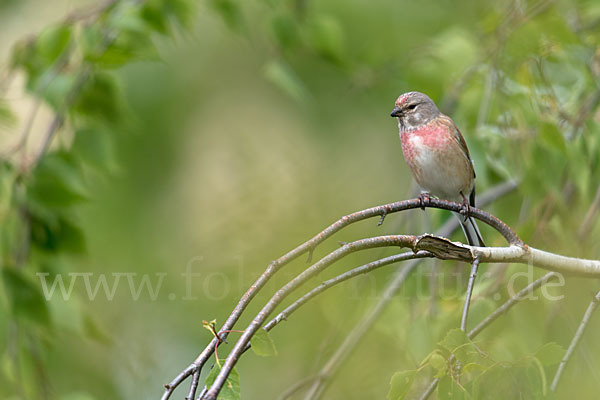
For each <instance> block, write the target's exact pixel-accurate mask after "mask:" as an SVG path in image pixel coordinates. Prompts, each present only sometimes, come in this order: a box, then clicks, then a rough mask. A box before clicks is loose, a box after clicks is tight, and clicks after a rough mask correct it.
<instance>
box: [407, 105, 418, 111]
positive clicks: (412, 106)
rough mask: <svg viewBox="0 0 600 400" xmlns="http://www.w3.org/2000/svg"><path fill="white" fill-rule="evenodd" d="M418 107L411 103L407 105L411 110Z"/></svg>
mask: <svg viewBox="0 0 600 400" xmlns="http://www.w3.org/2000/svg"><path fill="white" fill-rule="evenodd" d="M416 107H417V105H416V104H411V105H410V106H408V107H406V108H407V109H409V110H414V109H415V108H416Z"/></svg>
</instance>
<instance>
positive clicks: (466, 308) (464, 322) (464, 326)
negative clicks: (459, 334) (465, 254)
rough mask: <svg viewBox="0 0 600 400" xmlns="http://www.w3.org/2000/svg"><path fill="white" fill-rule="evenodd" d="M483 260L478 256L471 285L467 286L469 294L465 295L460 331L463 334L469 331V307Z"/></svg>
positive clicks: (474, 261) (472, 269)
mask: <svg viewBox="0 0 600 400" xmlns="http://www.w3.org/2000/svg"><path fill="white" fill-rule="evenodd" d="M480 260H481V258H480V257H479V256H476V257H475V259H474V260H473V264H472V265H471V273H470V274H469V283H468V284H467V294H466V295H465V306H464V307H463V313H462V318H461V320H460V329H461V330H462V331H463V332H466V331H467V316H468V314H469V305H470V304H471V295H472V294H473V286H474V285H475V277H476V276H477V269H478V268H479V261H480Z"/></svg>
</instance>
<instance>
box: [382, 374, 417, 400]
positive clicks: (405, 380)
mask: <svg viewBox="0 0 600 400" xmlns="http://www.w3.org/2000/svg"><path fill="white" fill-rule="evenodd" d="M416 374H417V371H401V372H400V371H399V372H396V373H395V374H394V375H392V379H391V381H390V391H389V393H388V395H387V399H388V400H401V399H404V398H405V397H406V394H407V393H408V391H409V390H410V388H411V386H412V384H413V382H414V380H415V375H416Z"/></svg>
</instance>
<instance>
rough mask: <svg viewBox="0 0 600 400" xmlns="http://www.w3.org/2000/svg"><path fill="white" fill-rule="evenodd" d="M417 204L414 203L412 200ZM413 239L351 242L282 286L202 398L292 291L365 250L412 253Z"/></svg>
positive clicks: (213, 391)
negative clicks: (408, 250)
mask: <svg viewBox="0 0 600 400" xmlns="http://www.w3.org/2000/svg"><path fill="white" fill-rule="evenodd" d="M416 201H417V202H418V200H416ZM417 239H418V237H416V236H410V235H388V236H379V237H374V238H368V239H361V240H357V241H355V242H351V243H348V244H345V245H343V246H342V247H340V248H339V249H337V250H335V251H333V252H331V253H329V254H328V255H326V256H325V257H323V258H322V259H320V260H319V261H318V262H316V263H315V264H313V265H312V266H311V267H309V268H307V269H306V270H305V271H303V272H302V273H300V274H299V275H298V276H297V277H295V278H294V279H292V280H291V281H290V282H288V283H287V284H286V285H284V286H283V287H282V288H281V289H279V290H278V291H277V292H276V293H275V294H274V295H273V297H271V299H270V300H269V301H268V302H267V304H266V305H265V306H264V307H263V308H262V309H261V310H260V312H259V313H258V314H257V315H256V317H255V318H254V319H253V320H252V322H250V325H248V327H247V328H246V329H245V330H244V333H242V335H241V336H240V338H239V339H238V341H237V342H236V344H235V346H234V347H233V349H232V350H231V352H230V353H229V355H228V356H227V359H226V360H225V363H224V364H223V366H222V367H221V370H220V371H219V374H218V375H217V377H216V378H215V380H214V382H213V384H212V386H211V387H210V388H209V389H208V392H207V393H206V395H205V396H204V399H206V400H216V398H217V395H218V394H219V391H220V390H221V387H222V386H223V385H224V384H225V381H226V380H227V377H228V376H229V373H230V372H231V370H232V369H233V367H234V365H235V363H236V362H237V360H238V359H239V357H240V355H241V354H242V353H243V352H244V349H245V348H246V346H247V345H248V343H249V342H250V339H251V338H252V336H253V335H254V333H255V332H256V331H257V330H258V329H260V327H261V326H262V324H263V323H264V322H265V320H266V319H267V317H268V316H269V314H271V313H272V312H273V310H274V309H275V307H277V306H278V305H279V303H281V301H283V299H285V297H287V296H288V295H289V294H290V293H291V292H292V291H294V290H295V289H296V288H298V287H299V286H300V285H301V284H302V283H304V282H306V281H307V280H308V279H310V278H311V277H313V276H314V275H316V274H317V273H319V272H321V271H323V270H324V269H325V268H327V267H328V266H330V265H331V264H333V263H334V262H335V261H337V260H339V259H341V258H342V257H345V256H346V255H348V254H350V253H353V252H356V251H359V250H365V249H371V248H377V247H386V246H399V247H410V248H413V250H414V249H415V246H416V245H417Z"/></svg>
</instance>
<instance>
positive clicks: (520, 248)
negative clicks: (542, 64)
mask: <svg viewBox="0 0 600 400" xmlns="http://www.w3.org/2000/svg"><path fill="white" fill-rule="evenodd" d="M411 201H413V200H411ZM411 201H409V202H411ZM414 202H415V203H418V204H419V205H421V204H420V201H419V200H416V199H415V200H414ZM437 202H441V205H442V207H441V208H446V207H448V208H453V207H454V206H456V207H460V205H459V204H457V203H448V202H445V201H440V200H437ZM426 205H428V204H427V203H426ZM478 211H479V212H478V213H477V214H478V219H481V220H483V221H484V222H487V221H489V222H490V224H493V226H495V227H498V230H500V231H501V232H502V233H503V234H507V236H510V233H512V235H514V237H515V238H516V239H515V240H514V242H516V243H518V244H519V245H511V246H510V247H506V248H489V247H475V246H467V245H463V244H460V243H455V242H451V241H450V240H448V239H444V238H440V237H437V236H434V235H427V234H426V235H421V236H407V235H389V236H380V237H375V238H369V239H362V240H358V241H355V242H352V243H349V244H346V245H344V246H343V247H342V248H340V249H338V250H336V251H334V252H332V253H330V254H329V255H327V256H325V257H324V258H322V259H321V260H319V262H317V263H316V264H314V265H313V266H311V267H310V268H308V269H307V270H305V271H304V272H302V273H301V274H300V275H298V276H297V277H296V278H294V279H292V280H291V281H290V282H289V283H288V284H286V285H285V286H283V287H282V288H281V289H280V290H278V291H277V292H276V293H275V294H274V295H273V297H272V298H271V299H270V300H269V302H268V303H267V304H266V305H265V306H264V307H263V308H262V310H261V311H260V312H259V313H258V314H257V316H256V317H255V318H254V320H253V321H252V322H251V323H250V325H249V326H248V327H247V328H246V329H245V330H244V333H243V334H242V335H241V337H240V338H239V339H238V341H237V342H236V344H235V346H234V348H233V349H232V351H231V352H230V354H229V356H228V357H227V360H226V361H225V363H224V365H223V367H222V368H221V370H220V371H219V374H218V375H217V377H216V379H215V381H214V382H213V384H212V386H211V387H210V388H209V390H208V392H207V393H206V396H205V397H204V398H205V399H207V400H215V399H216V397H217V395H218V393H219V391H220V390H221V387H222V386H223V385H224V384H225V381H226V379H227V377H228V375H229V373H230V372H231V370H232V369H233V366H234V365H235V363H236V362H237V360H238V359H239V357H240V356H241V354H242V353H243V352H244V350H245V348H246V346H247V345H248V343H249V342H250V338H251V337H252V336H253V335H254V333H255V332H256V331H257V330H258V329H260V327H261V325H262V324H263V323H264V321H265V319H266V318H267V317H268V315H269V314H270V313H271V312H272V311H273V310H274V309H275V307H276V306H277V305H278V304H279V303H280V302H281V301H282V300H283V299H284V298H285V297H286V296H287V295H289V294H290V293H291V292H292V291H293V290H295V289H296V288H297V287H298V286H299V285H300V284H302V283H304V282H305V281H306V280H308V279H309V278H310V277H312V276H313V275H315V274H316V273H318V272H320V271H321V270H323V269H325V268H326V267H328V266H329V265H331V264H332V263H333V262H335V261H337V260H338V259H340V258H342V257H344V256H346V255H347V254H349V253H351V252H354V251H357V250H362V249H367V248H374V247H384V246H401V247H410V248H412V250H413V251H414V252H416V251H418V250H427V251H430V252H432V253H433V254H435V255H436V256H437V257H438V258H441V259H452V260H461V261H471V262H472V261H473V260H475V259H476V258H478V259H480V260H482V261H486V262H506V261H508V260H510V261H513V262H521V263H527V264H531V263H532V260H533V259H534V256H533V255H532V254H533V253H532V252H531V249H529V248H527V246H525V245H523V244H521V243H522V242H520V239H518V237H517V236H516V235H515V234H514V232H512V230H511V229H510V228H509V227H508V226H506V225H505V224H504V223H502V222H501V221H500V220H498V219H497V218H495V217H492V216H491V215H489V214H487V213H484V212H482V211H481V210H478ZM473 215H476V214H475V213H474V214H473ZM489 217H491V218H489ZM509 242H511V243H514V242H513V241H512V240H510V241H509ZM533 250H535V249H533ZM538 252H539V251H538ZM535 254H536V255H537V257H535V259H536V260H537V261H540V262H544V261H545V262H546V263H549V261H548V260H544V259H543V257H540V256H539V254H538V253H535ZM562 261H565V262H566V261H568V262H569V264H568V265H567V266H566V267H567V268H569V266H570V264H577V262H579V263H582V264H583V266H584V267H585V269H584V270H583V271H580V272H581V273H596V274H600V262H598V261H592V260H579V259H570V258H568V257H563V260H562ZM553 267H557V268H561V266H560V265H558V263H553Z"/></svg>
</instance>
